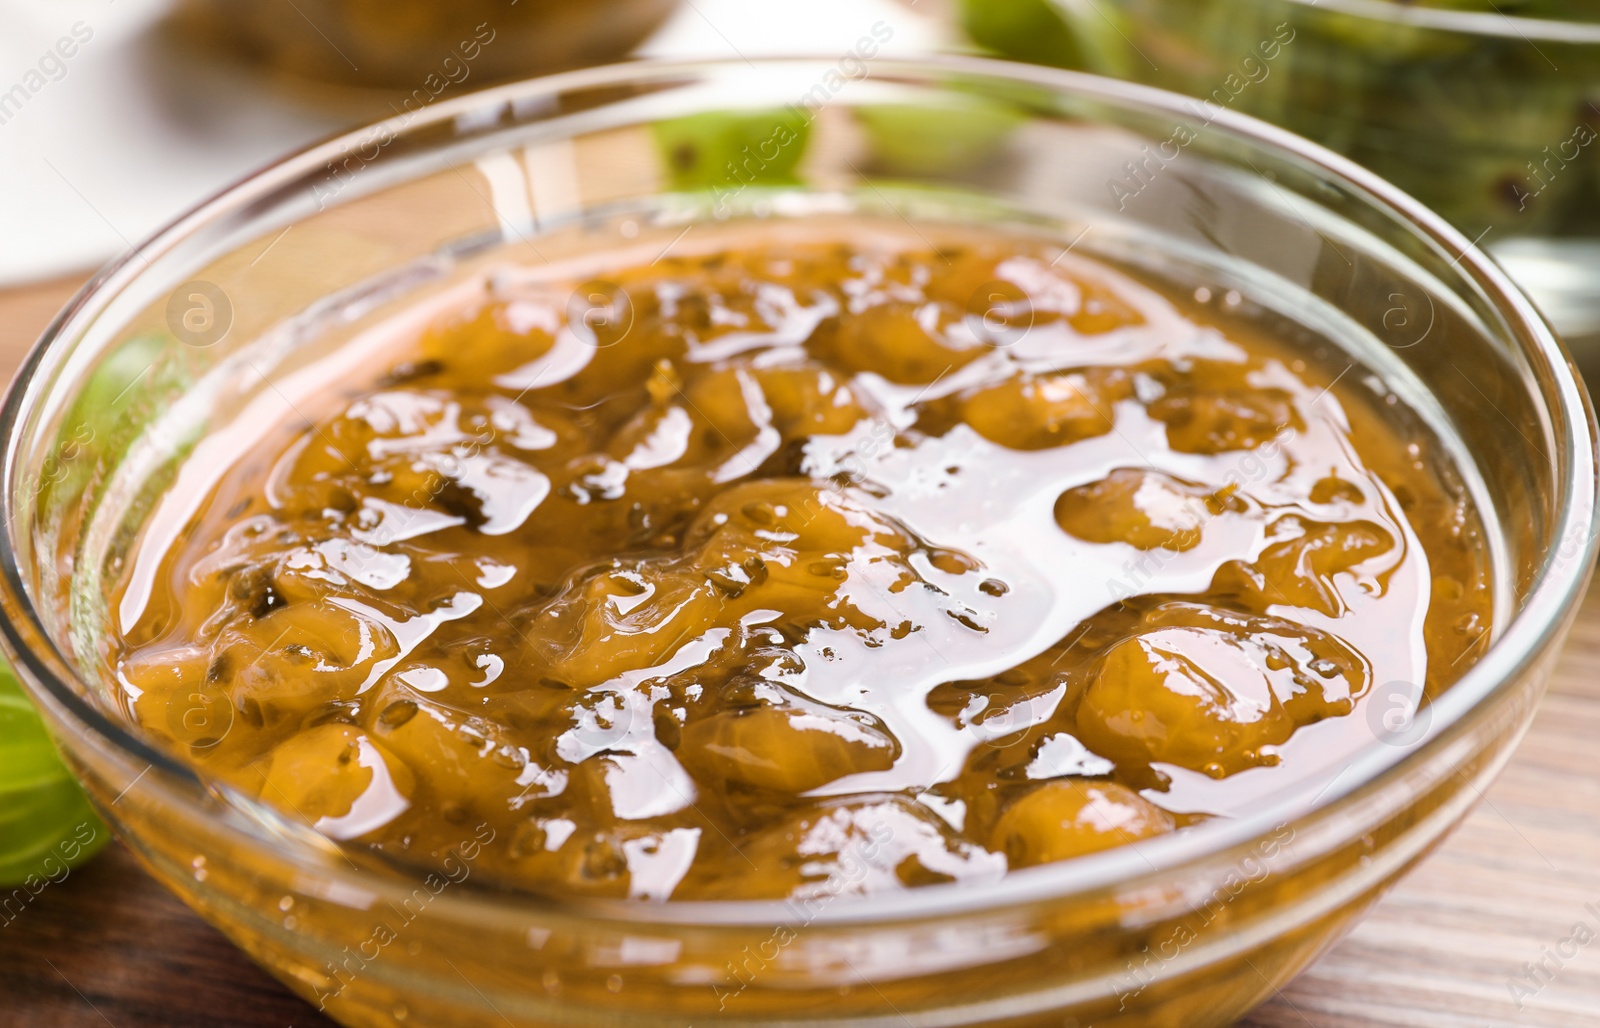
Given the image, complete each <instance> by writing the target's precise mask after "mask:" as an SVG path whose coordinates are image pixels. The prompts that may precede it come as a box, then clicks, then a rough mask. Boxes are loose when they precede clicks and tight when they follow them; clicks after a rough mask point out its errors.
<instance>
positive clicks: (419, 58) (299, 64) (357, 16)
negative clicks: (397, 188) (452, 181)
mask: <svg viewBox="0 0 1600 1028" xmlns="http://www.w3.org/2000/svg"><path fill="white" fill-rule="evenodd" d="M677 6H678V0H520V2H514V3H513V4H507V3H504V2H502V0H453V2H446V3H440V2H438V0H296V2H295V3H294V4H292V5H290V7H289V8H286V7H285V6H284V5H283V4H281V3H278V2H276V0H182V3H181V4H180V7H179V9H178V14H177V22H178V24H179V25H180V26H181V27H182V28H183V29H184V30H185V31H187V32H188V33H190V34H191V35H193V36H194V37H196V38H197V39H199V40H201V41H205V42H221V43H223V44H225V45H228V46H231V47H233V48H234V49H236V50H238V51H241V52H243V53H245V54H248V55H249V56H250V57H252V58H254V59H256V60H259V61H260V62H262V63H263V64H265V65H267V66H269V67H271V68H273V69H275V70H281V71H287V72H290V73H293V74H295V75H301V76H305V77H308V78H313V79H324V80H331V81H335V82H340V83H344V84H350V85H362V86H373V87H383V88H401V89H425V90H428V91H429V92H430V93H437V92H439V91H441V90H442V89H443V88H444V87H443V83H446V82H455V83H459V82H463V81H465V80H466V78H467V77H468V76H471V77H472V78H474V79H476V80H477V81H478V83H480V84H481V83H484V82H493V81H501V80H505V79H510V78H520V77H524V76H528V75H538V74H543V73H546V72H552V71H564V70H567V69H570V68H581V67H584V66H586V65H591V64H602V63H605V62H608V61H612V60H616V59H617V58H620V57H622V56H623V55H625V54H627V53H628V52H629V51H631V50H632V49H633V48H634V47H636V46H638V45H639V44H640V43H641V42H643V41H644V40H645V38H646V37H648V36H649V35H650V34H651V33H652V32H654V31H655V30H656V28H657V27H658V26H660V25H661V23H662V22H663V21H665V20H666V18H667V16H668V15H669V14H671V13H672V11H673V10H674V9H675V8H676V7H677Z"/></svg>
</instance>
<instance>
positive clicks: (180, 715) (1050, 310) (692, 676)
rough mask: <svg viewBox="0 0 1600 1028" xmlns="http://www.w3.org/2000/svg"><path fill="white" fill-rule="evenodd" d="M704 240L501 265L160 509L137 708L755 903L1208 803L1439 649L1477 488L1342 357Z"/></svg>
mask: <svg viewBox="0 0 1600 1028" xmlns="http://www.w3.org/2000/svg"><path fill="white" fill-rule="evenodd" d="M728 231H729V233H730V234H729V236H728V237H727V238H725V239H724V242H723V245H721V247H720V248H716V249H713V250H710V251H708V252H704V253H701V254H699V255H690V256H679V257H670V256H669V257H667V258H665V259H662V260H660V261H658V262H656V263H654V264H650V265H643V264H642V262H641V264H639V265H637V266H620V265H619V266H616V267H613V268H612V269H611V270H610V271H609V272H608V277H609V279H610V282H611V283H612V285H611V286H608V287H607V290H608V292H606V297H607V298H606V303H607V304H608V306H607V308H606V311H605V314H606V316H604V317H585V316H584V314H585V312H584V311H583V310H576V311H574V310H573V305H572V304H571V302H570V298H571V297H572V296H573V293H574V289H575V287H576V286H577V282H576V281H564V282H559V281H555V280H554V279H553V278H552V277H551V275H550V274H549V272H548V270H546V271H545V272H543V273H542V274H534V273H532V272H527V273H523V272H519V271H518V270H517V269H509V268H508V269H502V270H501V271H499V272H497V273H496V274H494V275H493V276H489V277H487V278H486V279H485V280H483V281H482V282H480V283H478V284H476V285H474V286H473V289H474V290H475V292H474V293H473V295H472V297H470V298H469V299H467V300H465V301H463V302H462V303H461V304H459V305H457V308H456V310H455V312H454V313H453V314H452V315H451V316H448V317H445V316H441V317H436V318H434V319H433V324H432V327H431V328H429V329H428V330H427V331H425V332H422V333H421V334H420V337H419V336H418V335H417V334H415V333H413V334H412V335H411V336H410V337H407V338H397V339H396V342H395V348H394V349H393V350H392V351H391V360H392V361H393V362H394V363H393V366H392V367H391V369H390V370H389V371H388V372H387V374H385V375H384V376H383V377H382V379H381V380H378V381H374V382H372V383H370V384H368V385H366V386H346V387H342V388H344V389H345V391H344V392H342V393H341V394H340V395H339V397H338V398H337V402H336V403H331V404H325V406H326V408H327V412H326V414H324V415H320V416H318V417H316V418H315V419H314V423H312V424H306V423H304V422H301V423H298V424H290V425H286V426H283V427H282V428H281V429H278V430H276V433H277V434H275V435H274V434H271V433H269V434H268V435H267V437H266V438H265V439H264V440H263V441H260V442H258V443H257V444H256V445H255V446H254V449H253V450H252V451H251V452H250V453H249V454H248V455H247V456H246V457H245V458H244V459H242V460H239V461H238V462H237V463H236V464H234V465H233V466H230V467H227V468H224V469H220V470H218V471H217V473H216V475H215V478H214V484H213V485H212V486H211V487H210V488H209V492H207V493H206V494H205V495H203V496H188V497H168V498H167V500H166V501H164V503H163V506H162V508H161V509H160V510H158V511H157V513H156V515H155V516H154V518H153V519H152V522H151V527H150V528H149V529H147V533H146V537H145V543H144V545H143V549H142V550H141V551H140V552H139V554H138V556H137V560H135V561H134V562H133V564H132V568H131V570H130V572H129V574H128V577H127V579H126V581H125V582H124V585H123V589H122V594H121V596H120V598H119V599H120V604H121V606H120V610H121V614H122V624H121V626H120V636H119V638H118V640H117V643H116V645H115V647H114V652H113V654H112V659H113V661H114V664H115V668H116V673H117V674H118V676H119V678H120V680H121V681H122V683H123V685H124V689H125V694H126V697H127V703H128V707H129V710H130V714H131V716H133V717H134V718H135V719H137V720H138V721H139V722H140V723H141V724H143V725H144V726H146V727H147V729H148V730H150V731H152V732H154V733H158V734H161V735H164V736H167V737H169V738H170V739H171V740H172V741H173V742H174V743H175V744H177V745H178V746H179V747H180V748H181V750H182V751H183V752H185V753H187V754H188V755H189V756H190V757H191V758H192V759H193V760H194V761H195V762H196V763H198V764H200V765H202V766H204V767H205V769H206V770H207V771H209V772H211V773H213V774H216V775H218V776H220V777H222V778H223V779H225V780H227V781H229V782H231V783H232V784H233V785H235V786H236V787H237V788H239V789H242V790H245V791H247V792H250V793H252V794H258V795H260V796H261V797H262V798H263V799H264V800H265V801H266V802H268V803H270V804H273V805H275V806H277V807H278V808H280V809H281V810H282V811H283V812H284V813H285V814H286V815H288V816H290V817H294V818H298V819H300V820H303V821H304V822H306V823H307V824H310V825H312V826H313V827H315V828H316V829H317V830H318V831H321V832H323V833H324V834H326V835H328V836H330V837H331V838H334V839H338V840H342V841H347V842H349V843H351V844H354V845H359V846H365V847H372V848H374V849H377V850H381V851H383V852H385V853H387V854H389V855H391V856H393V857H394V858H396V859H398V860H401V861H403V862H406V863H409V864H412V865H417V866H422V867H429V866H436V865H437V864H438V863H439V862H440V861H441V860H442V859H443V858H444V856H445V853H446V851H447V848H448V847H449V846H451V845H453V844H454V843H455V842H456V841H457V840H458V839H459V837H460V834H461V827H460V826H461V825H463V824H468V823H471V824H478V823H487V824H489V825H491V826H492V827H493V828H494V829H495V831H496V838H497V839H499V840H501V841H500V842H499V843H496V844H494V845H491V846H486V847H485V848H484V851H483V853H482V854H481V856H480V858H479V859H478V860H477V861H476V864H475V866H476V867H477V868H478V869H479V870H480V871H482V872H483V873H485V874H486V875H489V876H492V877H493V878H494V879H496V880H499V881H502V882H505V883H509V884H514V885H518V886H521V887H525V888H528V889H534V890H548V891H552V892H558V893H562V894H572V893H582V894H595V895H606V896H628V897H634V898H640V899H650V900H665V899H669V898H670V899H695V898H702V899H703V898H756V897H780V896H791V895H792V896H804V895H807V894H816V893H820V892H822V891H824V890H827V891H830V892H838V891H841V888H842V889H843V890H844V891H849V892H856V893H869V892H879V891H884V890H894V889H901V888H909V887H914V886H918V885H922V884H927V883H935V882H949V881H973V880H985V879H992V878H995V877H997V876H1000V875H1003V874H1005V873H1006V872H1007V870H1008V869H1015V868H1019V867H1024V866H1027V865H1033V864H1039V863H1044V862H1049V861H1057V860H1062V859H1065V858H1069V857H1073V856H1077V855H1081V854H1087V853H1093V852H1097V851H1100V850H1105V849H1108V848H1111V847H1114V846H1117V845H1120V844H1123V843H1126V842H1131V841H1135V840H1139V839H1145V838H1149V837H1152V836H1157V835H1161V834H1164V833H1169V832H1173V831H1178V830H1185V829H1187V828H1188V827H1189V826H1193V825H1195V824H1196V823H1197V822H1200V821H1204V820H1206V819H1208V818H1212V817H1230V816H1238V815H1241V814H1245V813H1248V812H1249V811H1250V810H1251V809H1252V807H1253V806H1255V805H1258V804H1259V803H1261V802H1263V800H1264V798H1265V797H1267V796H1268V795H1270V794H1275V793H1277V792H1280V791H1282V790H1284V789H1286V788H1288V787H1291V786H1296V785H1304V784H1306V783H1320V782H1325V781H1327V780H1329V779H1331V777H1332V776H1333V775H1334V774H1335V773H1336V772H1337V770H1338V769H1339V768H1340V767H1341V766H1342V765H1343V764H1344V763H1345V762H1346V761H1347V760H1348V758H1349V756H1350V755H1351V754H1352V753H1353V752H1354V751H1355V750H1357V749H1358V748H1360V747H1362V746H1365V745H1368V744H1370V743H1371V741H1372V739H1373V736H1374V729H1373V727H1372V725H1373V724H1374V723H1378V724H1381V723H1382V722H1381V721H1377V722H1375V721H1374V720H1373V719H1371V718H1369V717H1364V716H1362V715H1361V707H1362V704H1363V701H1364V699H1365V698H1366V697H1368V696H1369V694H1370V693H1371V692H1372V690H1373V689H1374V688H1375V687H1376V686H1379V685H1385V684H1386V683H1414V691H1416V692H1419V693H1420V692H1421V690H1423V689H1424V688H1425V689H1426V691H1427V693H1428V695H1435V694H1436V693H1437V692H1438V691H1439V690H1440V689H1442V688H1444V687H1445V686H1446V685H1448V683H1449V681H1450V680H1451V679H1452V678H1453V677H1454V676H1455V675H1458V674H1460V673H1461V671H1463V670H1464V669H1465V668H1466V667H1467V666H1468V665H1469V664H1470V663H1471V655H1472V654H1474V653H1476V652H1477V649H1478V647H1479V644H1480V643H1481V641H1482V640H1483V638H1484V635H1485V633H1486V632H1487V630H1488V628H1489V624H1490V615H1491V609H1492V604H1491V600H1490V598H1489V597H1490V590H1489V574H1490V572H1489V566H1490V561H1489V556H1488V554H1487V552H1486V550H1485V546H1484V543H1483V538H1482V532H1481V529H1480V525H1479V522H1478V519H1477V515H1476V513H1475V511H1474V509H1473V507H1472V506H1471V504H1470V502H1469V500H1468V499H1467V498H1466V496H1465V493H1464V490H1463V488H1462V487H1461V486H1460V485H1459V484H1457V479H1456V477H1455V474H1454V472H1453V470H1452V469H1451V466H1450V463H1449V459H1448V456H1447V455H1446V454H1445V452H1444V450H1443V448H1442V446H1441V444H1440V443H1439V442H1438V441H1437V440H1435V439H1434V438H1432V437H1431V436H1429V435H1427V434H1425V433H1420V432H1419V430H1418V429H1416V428H1415V427H1414V426H1413V427H1402V426H1403V425H1410V422H1402V420H1401V417H1400V415H1401V414H1402V413H1403V409H1402V408H1401V407H1400V406H1399V405H1398V404H1397V403H1396V402H1395V401H1394V400H1393V399H1392V398H1390V399H1389V401H1388V403H1387V404H1385V403H1383V402H1377V403H1372V402H1369V400H1368V399H1367V398H1366V397H1365V396H1364V395H1363V394H1362V393H1361V392H1358V390H1357V389H1356V388H1355V387H1352V386H1349V385H1348V383H1347V382H1336V381H1335V379H1336V378H1338V376H1339V375H1340V371H1341V368H1340V367H1339V366H1331V367H1324V366H1321V365H1313V364H1312V363H1311V361H1310V355H1309V354H1297V353H1295V352H1292V351H1291V350H1289V349H1288V348H1286V347H1284V346H1282V345H1280V344H1277V343H1274V342H1271V341H1268V340H1266V339H1264V338H1261V337H1260V336H1258V335H1257V334H1255V333H1253V332H1251V331H1249V330H1248V329H1246V328H1245V327H1242V326H1240V325H1239V324H1236V323H1234V322H1230V321H1224V320H1222V319H1220V318H1219V317H1217V316H1213V315H1208V313H1207V311H1206V310H1205V309H1201V308H1198V307H1195V308H1190V307H1188V306H1180V305H1178V304H1176V303H1175V302H1173V301H1172V300H1170V299H1168V298H1166V297H1165V296H1164V295H1163V294H1161V293H1159V292H1157V291H1156V290H1154V289H1152V288H1151V287H1149V286H1147V285H1144V284H1141V283H1140V282H1138V281H1135V280H1134V279H1132V278H1130V277H1129V276H1128V275H1127V274H1126V273H1124V272H1121V271H1117V270H1114V269H1112V268H1110V267H1109V266H1106V265H1102V264H1099V263H1097V262H1095V261H1092V260H1089V259H1085V258H1082V257H1079V256H1076V255H1070V254H1068V255H1062V256H1056V254H1057V252H1058V248H1056V247H1051V246H1046V245H1044V244H1043V243H1041V242H1039V241H1038V240H1029V239H1023V238H1020V237H1011V236H1007V235H1003V234H1000V233H991V234H981V233H971V232H968V233H964V234H962V235H960V236H952V238H951V239H950V240H949V241H947V242H945V243H944V244H943V245H942V246H941V248H940V249H937V250H935V249H932V248H930V247H929V246H928V245H927V244H926V243H924V242H923V241H922V240H921V239H920V237H917V238H912V239H910V240H909V241H908V240H905V239H903V238H901V237H900V236H898V235H895V234H894V233H893V231H892V230H890V229H886V228H881V227H879V228H877V229H874V231H873V232H872V233H870V234H869V233H866V232H865V230H863V232H862V233H861V234H859V235H852V238H853V239H863V240H867V241H864V242H858V243H855V244H845V243H841V242H837V241H836V238H834V239H827V240H822V241H815V240H813V241H797V240H795V239H787V240H785V239H780V238H777V237H774V236H772V235H770V234H767V233H766V231H765V230H764V229H763V228H761V227H759V226H745V227H743V228H739V229H733V230H728ZM930 231H931V230H930ZM997 286H999V287H1003V288H1000V289H998V291H997V290H996V287H997ZM578 292H579V295H583V293H584V290H579V291H578ZM994 295H1003V296H1004V297H1007V299H1006V300H1005V302H1003V303H999V304H996V305H991V306H986V305H985V299H984V298H985V297H989V296H994ZM1024 296H1025V297H1026V300H1025V301H1024V302H1018V300H1017V299H1016V298H1017V297H1024ZM618 311H625V314H626V316H625V317H623V316H616V315H617V313H618ZM396 334H397V337H398V336H404V332H402V331H399V330H397V331H396ZM1358 377H1361V376H1360V375H1352V376H1351V377H1350V379H1349V380H1348V381H1350V382H1353V381H1355V380H1356V379H1357V378H1358ZM306 405H307V406H306V409H311V410H315V409H320V408H317V407H316V406H315V405H314V403H313V401H311V400H307V401H306ZM197 713H198V715H199V716H196V715H197Z"/></svg>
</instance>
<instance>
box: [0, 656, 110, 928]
mask: <svg viewBox="0 0 1600 1028" xmlns="http://www.w3.org/2000/svg"><path fill="white" fill-rule="evenodd" d="M110 837H111V836H110V833H109V832H108V831H107V830H106V827H105V825H103V824H101V822H100V818H99V816H98V815H96V814H95V812H94V810H93V809H92V808H91V807H90V806H89V800H88V798H87V797H86V796H84V794H83V790H82V789H81V788H79V786H78V783H77V781H76V780H75V779H74V778H73V777H72V774H71V773H70V772H69V771H68V770H67V769H66V767H65V766H64V765H63V764H62V763H61V759H60V758H59V757H58V756H57V755H56V749H55V744H54V743H52V742H51V741H50V736H49V735H47V734H46V733H45V730H44V724H43V723H42V722H41V721H40V720H39V715H38V712H36V711H35V710H34V709H33V706H32V705H31V704H30V703H29V702H28V698H27V697H26V696H24V695H23V693H22V687H21V686H19V685H18V684H17V680H16V678H15V677H14V676H13V674H12V672H11V669H10V668H9V667H6V666H5V665H4V664H3V663H0V888H4V889H18V890H25V891H26V892H27V893H28V894H29V895H34V894H37V892H39V891H41V890H42V889H43V886H44V883H46V882H54V881H60V880H61V879H62V878H63V877H65V876H66V874H67V873H68V872H69V871H71V869H72V868H74V867H77V866H78V865H80V864H82V863H84V862H85V861H87V860H89V859H90V858H91V857H93V856H94V855H95V854H96V853H98V852H99V851H100V849H101V847H103V846H104V845H105V844H106V841H107V840H108V839H110ZM0 911H3V913H0V922H5V921H9V920H10V919H12V918H13V917H15V914H16V912H15V911H14V910H13V909H11V907H10V906H5V907H0Z"/></svg>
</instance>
